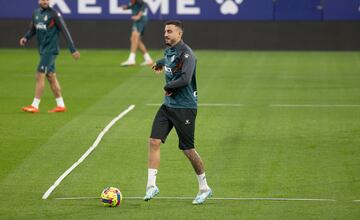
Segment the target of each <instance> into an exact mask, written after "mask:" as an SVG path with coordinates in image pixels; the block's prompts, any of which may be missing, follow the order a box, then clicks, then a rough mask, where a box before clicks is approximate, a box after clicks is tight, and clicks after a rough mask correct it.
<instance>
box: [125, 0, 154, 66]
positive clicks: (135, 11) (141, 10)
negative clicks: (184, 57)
mask: <svg viewBox="0 0 360 220" xmlns="http://www.w3.org/2000/svg"><path fill="white" fill-rule="evenodd" d="M147 7H148V6H147V4H146V2H144V1H143V0H131V1H130V2H129V4H128V5H123V6H122V8H123V9H124V10H127V9H131V12H132V16H131V20H132V21H133V24H132V32H131V37H130V43H131V46H130V55H129V58H128V59H127V60H126V61H124V62H122V63H121V66H133V65H135V64H136V60H135V57H136V51H137V49H138V48H139V49H140V51H141V52H142V54H143V55H144V62H142V63H141V64H140V65H141V66H152V64H153V63H154V62H153V60H152V59H151V57H150V55H149V53H148V52H147V49H146V46H145V44H144V42H143V41H142V39H141V38H142V37H143V36H144V31H145V27H146V25H147V23H148V17H147V11H148V8H147Z"/></svg>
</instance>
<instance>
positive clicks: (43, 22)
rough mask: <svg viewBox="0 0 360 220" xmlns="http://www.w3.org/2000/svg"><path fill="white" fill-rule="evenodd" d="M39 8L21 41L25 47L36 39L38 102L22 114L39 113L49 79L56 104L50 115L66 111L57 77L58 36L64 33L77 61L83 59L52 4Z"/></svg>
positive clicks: (45, 1) (43, 2)
mask: <svg viewBox="0 0 360 220" xmlns="http://www.w3.org/2000/svg"><path fill="white" fill-rule="evenodd" d="M39 6H40V8H38V9H36V10H35V11H34V13H33V16H32V20H31V23H30V29H29V30H28V32H26V34H25V36H24V37H22V38H21V39H20V45H21V46H25V44H26V43H27V42H28V41H29V40H30V39H31V38H32V37H33V36H34V35H36V36H37V41H38V48H39V53H40V62H39V65H38V67H37V74H36V86H35V98H34V100H33V102H32V104H31V105H29V106H26V107H23V108H22V110H23V111H25V112H30V113H36V112H39V104H40V99H41V96H42V94H43V91H44V86H45V77H46V78H47V80H48V81H49V83H50V87H51V90H52V91H53V93H54V96H55V98H56V104H57V106H56V107H55V108H54V109H52V110H50V111H49V112H65V111H66V107H65V104H64V100H63V98H62V95H61V88H60V84H59V81H58V79H57V77H56V73H55V59H56V56H57V55H58V54H59V33H60V32H63V33H64V35H65V38H66V41H67V44H68V47H69V50H70V52H71V54H72V56H73V58H74V59H75V60H77V59H79V58H80V53H79V51H77V50H76V49H75V46H74V43H73V41H72V39H71V36H70V33H69V31H68V29H67V27H66V25H65V22H64V20H63V18H62V17H61V15H60V13H59V12H57V11H56V10H54V9H52V8H51V7H50V6H49V0H39Z"/></svg>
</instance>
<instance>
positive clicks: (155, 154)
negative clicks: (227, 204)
mask: <svg viewBox="0 0 360 220" xmlns="http://www.w3.org/2000/svg"><path fill="white" fill-rule="evenodd" d="M182 35H183V25H182V23H181V21H177V20H173V21H168V22H166V23H165V32H164V38H165V44H166V45H167V46H168V47H167V48H166V50H165V52H164V58H163V59H161V60H158V61H157V62H156V63H155V65H154V66H153V69H154V70H155V71H156V72H157V73H160V72H162V71H165V81H166V84H165V86H164V90H165V98H164V104H163V105H162V106H161V107H160V109H159V110H158V112H157V114H156V116H155V119H154V122H153V125H152V131H151V135H150V139H149V155H148V182H147V186H146V194H145V197H144V200H145V201H148V200H150V199H152V198H154V197H155V196H156V195H157V194H158V193H159V188H158V187H157V186H156V175H157V172H158V168H159V165H160V144H161V143H165V140H166V137H167V136H168V134H169V132H170V131H171V129H172V128H173V127H175V130H176V132H177V135H178V138H179V148H180V150H182V151H183V152H184V154H185V155H186V157H187V158H188V159H189V160H190V162H191V164H192V166H193V168H194V170H195V173H196V175H197V179H198V182H199V193H198V194H197V196H196V197H195V199H194V200H193V202H192V203H193V204H202V203H204V202H205V200H206V199H207V198H209V197H211V196H212V190H211V189H210V187H209V186H208V184H207V181H206V178H205V169H204V165H203V162H202V160H201V158H200V155H199V154H198V153H197V152H196V150H195V145H194V132H195V118H196V113H197V89H196V57H195V55H194V53H193V51H192V50H191V48H190V47H189V46H188V45H186V44H185V43H184V42H183V41H182Z"/></svg>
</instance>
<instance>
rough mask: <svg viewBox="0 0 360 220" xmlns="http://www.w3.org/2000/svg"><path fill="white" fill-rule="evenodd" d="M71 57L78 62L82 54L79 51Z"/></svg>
mask: <svg viewBox="0 0 360 220" xmlns="http://www.w3.org/2000/svg"><path fill="white" fill-rule="evenodd" d="M71 55H72V57H73V58H74V60H78V59H79V58H80V52H79V51H75V52H74V53H72V54H71Z"/></svg>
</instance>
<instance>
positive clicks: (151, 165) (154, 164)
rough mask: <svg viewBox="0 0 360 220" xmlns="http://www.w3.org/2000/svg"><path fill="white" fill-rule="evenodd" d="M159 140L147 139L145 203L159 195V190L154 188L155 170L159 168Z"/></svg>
mask: <svg viewBox="0 0 360 220" xmlns="http://www.w3.org/2000/svg"><path fill="white" fill-rule="evenodd" d="M160 144H161V140H160V139H154V138H150V139H149V151H148V182H147V185H146V193H145V196H144V200H145V201H149V200H150V199H152V198H154V197H155V196H156V195H157V194H159V188H158V187H157V186H156V175H157V170H158V168H159V166H160Z"/></svg>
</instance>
